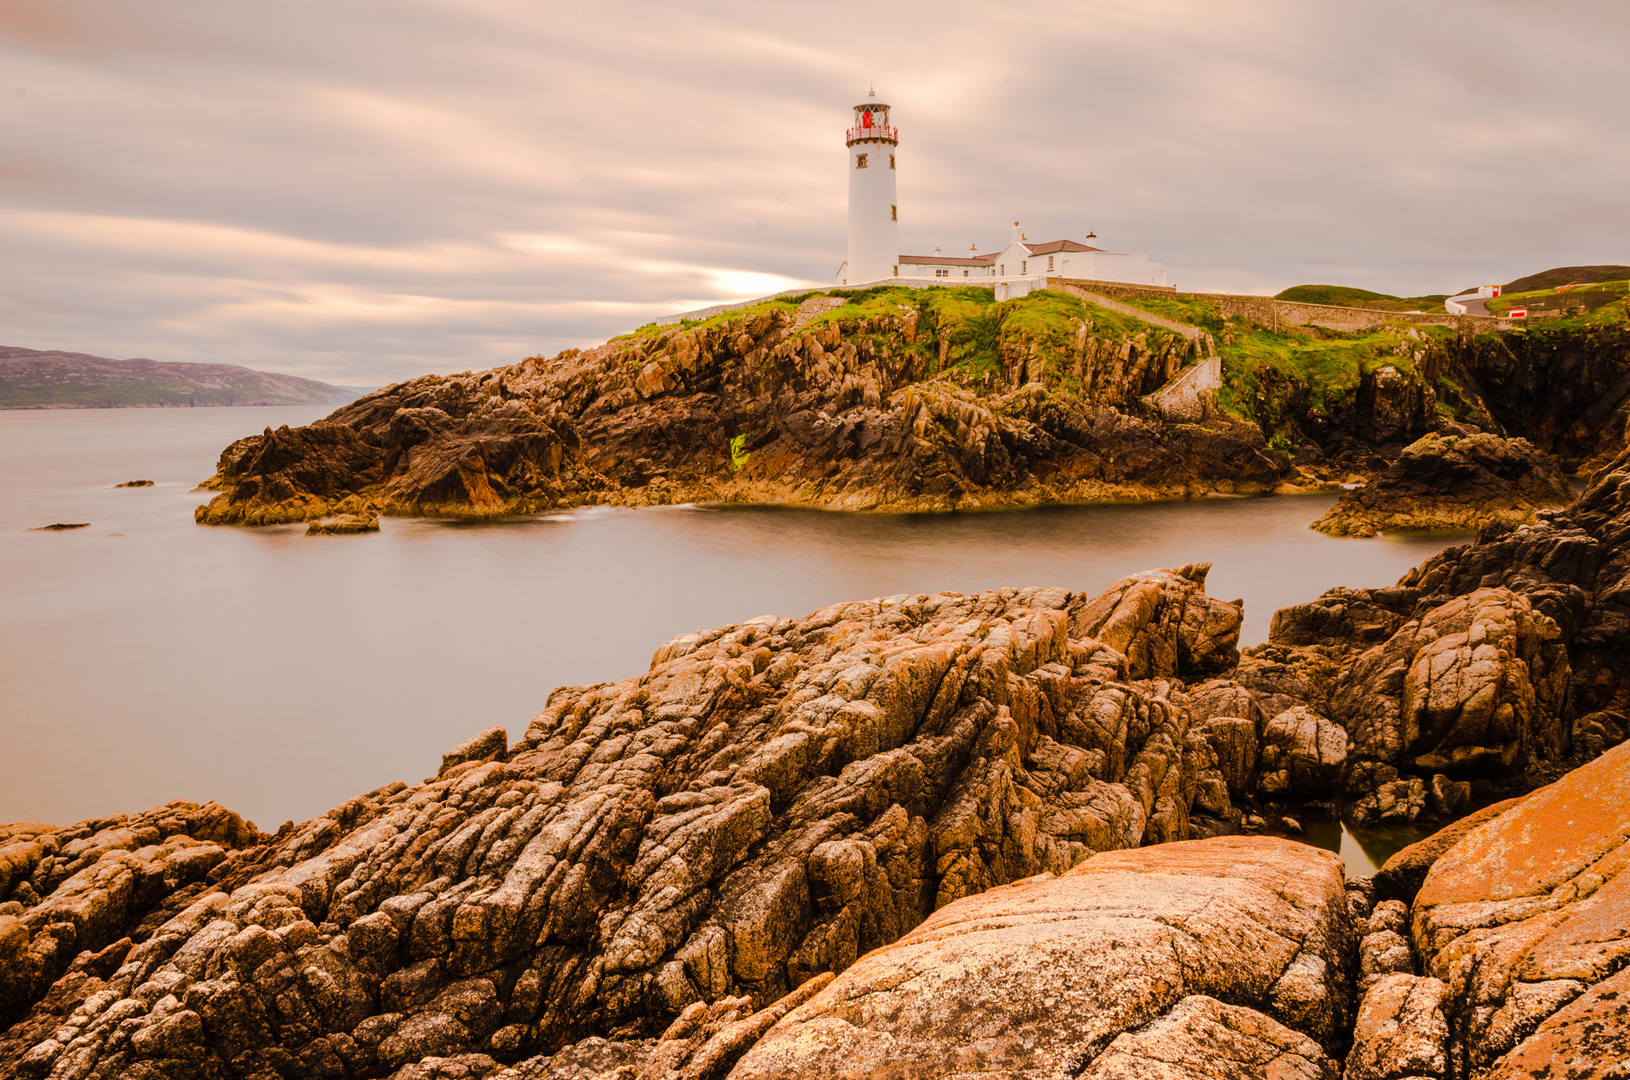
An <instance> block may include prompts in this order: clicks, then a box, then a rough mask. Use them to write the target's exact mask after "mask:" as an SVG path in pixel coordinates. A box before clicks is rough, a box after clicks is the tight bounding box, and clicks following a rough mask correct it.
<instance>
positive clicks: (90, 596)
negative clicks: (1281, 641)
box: [0, 408, 1451, 829]
mask: <svg viewBox="0 0 1630 1080" xmlns="http://www.w3.org/2000/svg"><path fill="white" fill-rule="evenodd" d="M326 411H327V410H326V409H320V408H245V409H152V410H142V409H121V410H94V411H93V410H86V411H70V410H62V411H28V412H17V411H12V412H0V762H3V763H4V769H3V772H0V821H16V820H24V819H34V820H40V821H47V822H53V823H67V822H71V821H75V820H79V819H81V818H86V817H91V816H96V815H103V814H112V813H119V812H127V811H134V810H139V809H143V808H145V807H147V806H151V805H153V804H155V803H159V802H164V801H166V800H168V799H173V798H178V797H179V798H188V799H195V800H204V799H215V800H217V801H219V802H221V803H223V804H225V805H227V806H229V807H232V808H233V809H235V810H237V811H238V812H240V813H242V814H244V815H245V816H246V817H249V818H252V819H253V820H255V821H256V822H257V823H258V824H259V825H260V826H261V827H262V828H266V829H275V828H276V827H277V826H278V825H279V824H280V823H281V822H282V821H283V820H285V819H287V818H294V819H297V820H299V819H304V818H306V817H309V816H312V815H314V814H318V813H321V812H323V811H324V810H327V809H328V808H330V807H332V806H334V805H337V804H338V803H340V802H343V801H344V800H346V799H348V798H350V797H351V796H353V795H356V794H359V793H361V792H363V791H367V790H369V789H371V788H374V787H377V786H378V785H380V784H385V783H388V782H390V781H392V780H407V781H413V780H416V779H418V778H421V777H424V776H427V775H431V774H433V773H434V772H435V770H436V767H437V765H438V764H439V763H440V755H441V753H442V751H443V750H445V749H447V748H449V747H451V746H453V745H454V744H456V743H458V742H460V741H462V740H463V739H465V738H467V737H468V736H469V735H471V734H473V733H475V732H476V731H479V730H480V729H482V728H484V727H488V726H491V725H493V724H501V725H503V726H505V727H507V728H508V729H509V731H510V734H511V736H512V737H518V736H519V735H520V733H521V732H522V731H523V730H524V729H525V727H526V724H527V722H528V721H529V720H530V719H531V718H532V716H533V715H535V714H536V713H537V712H538V710H539V709H540V708H541V707H542V705H543V702H544V699H545V697H546V696H547V694H548V693H549V690H550V689H551V688H552V687H554V686H557V685H572V684H582V683H594V682H602V681H606V680H612V679H620V678H625V677H628V676H632V675H637V674H638V673H640V672H641V671H643V670H644V669H645V668H646V666H647V665H648V663H649V662H650V657H651V652H652V650H654V649H655V648H656V647H657V646H658V645H660V644H661V643H662V642H664V641H666V640H668V639H669V638H671V637H673V636H675V635H677V634H682V633H686V632H688V631H691V630H697V629H702V628H705V627H711V626H718V625H721V624H724V623H731V622H738V621H741V620H743V619H748V618H752V617H753V616H756V615H765V614H777V615H802V614H805V613H807V612H809V611H813V610H815V609H817V608H820V607H822V606H824V605H826V604H829V603H833V602H835V601H840V600H854V599H863V598H868V597H874V596H887V595H891V594H895V593H915V592H935V591H940V590H955V591H961V592H967V591H973V590H978V589H989V588H995V587H999V586H1026V585H1066V586H1069V587H1071V588H1075V589H1085V590H1096V589H1100V588H1102V587H1104V586H1106V585H1108V584H1109V583H1110V582H1111V581H1113V580H1114V579H1115V578H1117V577H1119V576H1121V575H1123V574H1127V573H1131V572H1133V571H1137V570H1144V569H1148V568H1151V567H1160V566H1177V565H1180V564H1182V563H1186V562H1200V561H1206V560H1209V561H1211V562H1212V563H1214V564H1215V565H1214V567H1213V569H1212V572H1211V578H1210V582H1209V587H1210V591H1211V593H1212V594H1213V595H1216V596H1221V597H1225V598H1228V599H1233V598H1235V597H1244V598H1245V611H1246V619H1247V621H1246V625H1245V639H1246V641H1247V642H1248V643H1250V642H1257V641H1261V640H1262V639H1263V638H1264V637H1265V636H1266V635H1267V629H1268V622H1269V619H1270V618H1271V617H1272V615H1273V612H1274V610H1275V609H1276V608H1279V607H1282V606H1284V605H1286V604H1290V603H1296V602H1299V601H1303V600H1308V599H1311V598H1313V597H1315V596H1317V595H1318V594H1319V593H1320V592H1321V591H1322V590H1324V589H1326V588H1329V587H1330V586H1333V585H1352V586H1366V585H1385V584H1390V583H1391V582H1393V581H1395V580H1396V579H1397V578H1398V577H1399V575H1400V574H1402V573H1403V572H1404V571H1405V570H1407V569H1408V568H1409V567H1411V566H1413V565H1415V564H1416V563H1418V562H1420V561H1421V560H1422V559H1425V558H1426V557H1427V556H1429V555H1431V554H1432V553H1434V552H1436V551H1437V550H1439V549H1440V548H1442V547H1444V546H1445V545H1446V544H1448V543H1449V542H1451V541H1450V540H1449V539H1448V538H1444V537H1430V538H1426V537H1417V538H1410V539H1399V538H1387V539H1376V540H1335V539H1331V538H1330V537H1326V536H1323V535H1320V534H1319V533H1315V532H1313V531H1311V530H1310V529H1308V528H1307V524H1308V522H1310V521H1312V520H1313V519H1315V518H1316V517H1318V516H1319V515H1320V514H1321V513H1323V512H1324V510H1325V509H1326V508H1327V507H1328V506H1329V505H1330V503H1331V502H1332V501H1333V496H1330V495H1310V496H1295V497H1274V498H1258V499H1206V500H1201V501H1195V502H1186V503H1164V504H1156V505H1143V506H1098V507H1070V508H1054V509H1047V510H1036V511H1015V512H1005V513H981V514H955V515H937V516H888V517H883V516H866V515H855V514H832V513H822V512H817V511H799V510H779V509H750V510H749V509H723V510H714V509H698V508H662V509H651V510H604V509H589V510H583V511H579V512H576V513H570V514H561V515H554V516H550V517H545V518H540V519H534V520H525V521H515V522H506V523H501V524H484V525H460V524H448V523H439V522H433V521H423V520H399V519H398V520H393V519H387V520H386V521H385V522H384V528H383V531H381V532H380V533H377V534H373V535H367V536H346V537H307V536H305V535H304V527H303V526H281V527H274V528H266V529H252V530H250V529H232V528H202V527H199V526H196V525H194V524H193V522H192V510H193V507H194V506H196V505H198V504H199V503H200V502H202V501H204V500H205V499H206V498H207V497H208V495H209V493H208V492H199V491H195V490H194V488H195V485H197V483H198V482H199V481H201V480H203V479H205V478H206V477H208V476H209V475H210V474H211V473H212V472H213V470H214V463H215V458H216V455H217V454H218V453H219V452H220V450H221V449H222V448H223V447H224V446H226V444H227V443H228V442H230V441H231V440H233V439H235V438H238V437H240V436H243V435H247V434H251V433H254V432H256V431H259V430H260V429H261V428H262V427H264V426H265V425H268V424H270V425H278V424H303V423H306V422H308V421H310V420H313V419H316V418H317V417H319V416H321V415H323V414H324V413H325V412H326ZM138 479H140V480H154V481H156V486H154V487H151V488H136V489H124V490H120V489H116V488H115V487H114V485H115V484H117V483H119V482H120V481H124V480H138ZM58 521H62V522H79V521H86V522H90V523H91V525H90V528H87V529H79V530H76V531H73V532H64V533H50V532H30V531H28V530H30V529H32V528H34V527H37V526H41V525H47V524H50V523H52V522H58Z"/></svg>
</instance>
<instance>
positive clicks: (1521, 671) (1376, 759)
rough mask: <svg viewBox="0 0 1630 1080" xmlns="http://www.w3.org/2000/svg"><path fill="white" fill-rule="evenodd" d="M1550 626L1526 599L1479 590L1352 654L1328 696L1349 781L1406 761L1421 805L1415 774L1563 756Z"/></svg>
mask: <svg viewBox="0 0 1630 1080" xmlns="http://www.w3.org/2000/svg"><path fill="white" fill-rule="evenodd" d="M1560 636H1561V634H1560V631H1559V630H1558V629H1557V626H1556V624H1555V623H1554V622H1552V621H1551V620H1550V619H1549V618H1547V617H1546V616H1544V615H1542V614H1540V613H1538V612H1536V611H1534V610H1533V607H1532V606H1531V605H1530V604H1529V602H1528V601H1527V600H1526V599H1524V598H1522V597H1520V596H1518V595H1516V594H1514V593H1512V592H1511V591H1509V590H1507V589H1479V590H1477V591H1476V592H1474V593H1472V594H1471V595H1470V596H1465V597H1457V598H1456V599H1454V600H1451V601H1449V602H1448V603H1445V604H1442V605H1440V606H1438V607H1436V608H1433V609H1431V610H1430V611H1429V612H1428V613H1427V614H1426V615H1425V616H1423V617H1422V618H1421V619H1420V620H1419V621H1418V622H1415V621H1411V622H1409V623H1405V624H1404V625H1403V626H1402V627H1400V628H1399V630H1398V632H1397V633H1395V634H1393V635H1392V637H1391V638H1389V639H1388V640H1387V642H1386V643H1385V644H1384V645H1381V646H1377V647H1375V648H1372V649H1370V650H1368V651H1366V652H1365V653H1364V654H1362V655H1361V656H1359V657H1358V658H1356V659H1355V660H1354V661H1353V662H1352V663H1351V664H1350V665H1348V666H1347V667H1346V669H1345V670H1344V671H1343V672H1342V674H1341V677H1340V678H1339V679H1338V681H1337V684H1336V686H1335V688H1334V689H1333V690H1332V692H1331V696H1330V716H1331V718H1332V719H1334V720H1335V721H1336V722H1338V723H1340V724H1341V725H1342V726H1343V727H1344V728H1346V729H1347V730H1348V731H1349V732H1350V734H1351V735H1352V750H1351V755H1350V763H1349V767H1348V774H1347V775H1348V777H1349V783H1348V790H1349V792H1351V793H1353V794H1362V793H1364V792H1367V791H1375V790H1377V789H1378V788H1380V787H1382V786H1383V785H1386V784H1389V783H1392V782H1393V781H1394V780H1395V779H1396V775H1397V772H1398V771H1402V770H1409V771H1410V772H1412V773H1414V774H1415V775H1414V776H1413V777H1410V778H1408V779H1409V780H1410V781H1412V782H1413V784H1414V785H1418V787H1419V790H1418V791H1416V790H1415V788H1414V787H1413V786H1412V787H1411V788H1410V798H1411V799H1413V800H1414V801H1416V802H1417V803H1418V804H1420V805H1424V803H1425V799H1426V787H1425V782H1424V780H1422V777H1423V776H1432V775H1435V774H1438V773H1442V774H1446V775H1447V776H1450V777H1454V778H1457V779H1459V778H1464V777H1468V776H1484V775H1491V774H1500V773H1511V772H1515V771H1519V770H1523V769H1527V768H1531V767H1532V766H1534V765H1535V764H1536V763H1538V762H1542V761H1559V760H1562V758H1563V757H1564V756H1565V755H1566V753H1567V751H1568V749H1569V744H1570V741H1571V740H1570V732H1569V731H1568V726H1567V723H1566V719H1565V714H1564V707H1565V704H1566V699H1567V689H1568V676H1569V670H1568V656H1567V651H1566V649H1565V648H1563V647H1562V645H1561V643H1560V641H1559V638H1560ZM1389 770H1391V772H1390V773H1389ZM1394 797H1395V798H1396V795H1395V796H1394ZM1377 809H1378V811H1379V809H1380V808H1379V807H1377Z"/></svg>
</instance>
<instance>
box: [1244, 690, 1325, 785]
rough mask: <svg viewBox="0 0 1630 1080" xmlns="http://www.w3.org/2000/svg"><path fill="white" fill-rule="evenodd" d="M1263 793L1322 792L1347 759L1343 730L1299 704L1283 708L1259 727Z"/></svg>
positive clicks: (1260, 780) (1260, 782)
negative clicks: (1260, 730) (1264, 725)
mask: <svg viewBox="0 0 1630 1080" xmlns="http://www.w3.org/2000/svg"><path fill="white" fill-rule="evenodd" d="M1261 754H1262V759H1261V775H1260V776H1259V777H1258V779H1257V790H1258V791H1260V792H1261V793H1262V794H1263V795H1267V796H1269V797H1277V796H1284V795H1301V796H1303V797H1306V796H1309V795H1319V794H1324V793H1327V792H1329V791H1330V790H1332V789H1333V788H1334V787H1335V786H1336V783H1337V781H1339V780H1340V778H1341V771H1342V766H1344V765H1345V764H1346V763H1347V733H1346V732H1345V731H1343V730H1342V729H1341V728H1339V727H1337V726H1336V725H1335V724H1332V723H1331V722H1330V721H1328V720H1326V719H1325V718H1324V717H1322V716H1319V715H1318V714H1317V713H1313V712H1310V711H1309V710H1307V709H1306V708H1302V707H1300V706H1298V707H1296V708H1291V709H1286V710H1285V711H1284V712H1282V713H1280V714H1279V715H1278V716H1276V717H1274V718H1273V719H1272V720H1270V721H1268V724H1267V726H1266V727H1265V728H1263V729H1262V749H1261Z"/></svg>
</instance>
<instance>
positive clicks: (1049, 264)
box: [1047, 255, 1053, 270]
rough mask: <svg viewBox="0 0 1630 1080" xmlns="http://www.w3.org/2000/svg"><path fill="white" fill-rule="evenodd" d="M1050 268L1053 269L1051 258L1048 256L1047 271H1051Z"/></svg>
mask: <svg viewBox="0 0 1630 1080" xmlns="http://www.w3.org/2000/svg"><path fill="white" fill-rule="evenodd" d="M1052 268H1053V257H1052V256H1051V255H1049V256H1047V269H1049V270H1051V269H1052Z"/></svg>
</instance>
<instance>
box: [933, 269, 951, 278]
mask: <svg viewBox="0 0 1630 1080" xmlns="http://www.w3.org/2000/svg"><path fill="white" fill-rule="evenodd" d="M934 276H935V277H950V276H951V271H949V270H935V271H934Z"/></svg>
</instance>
